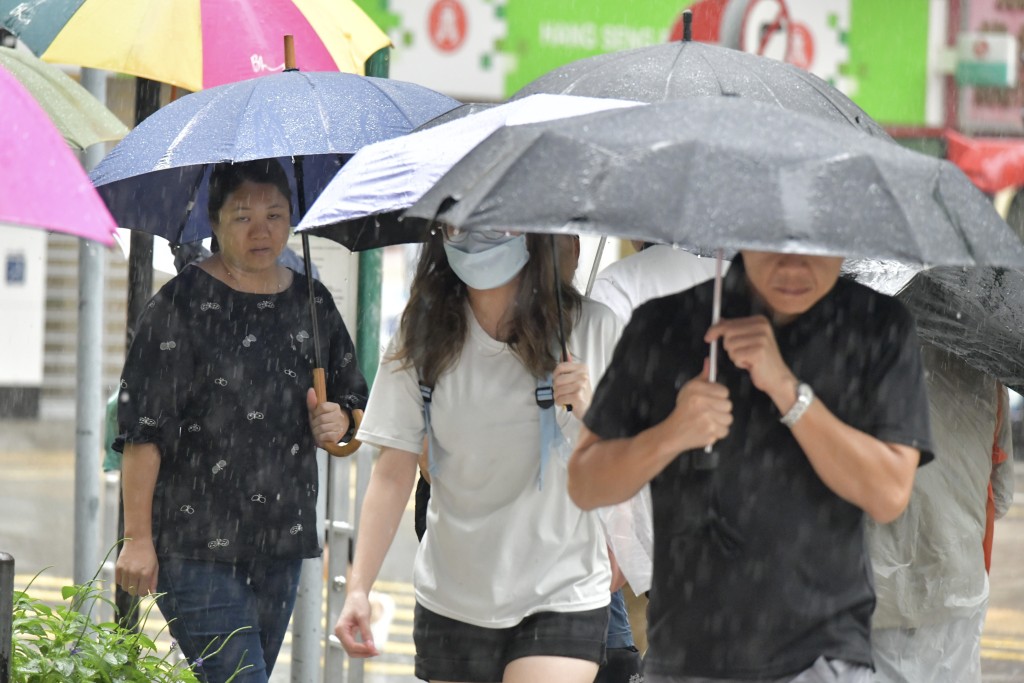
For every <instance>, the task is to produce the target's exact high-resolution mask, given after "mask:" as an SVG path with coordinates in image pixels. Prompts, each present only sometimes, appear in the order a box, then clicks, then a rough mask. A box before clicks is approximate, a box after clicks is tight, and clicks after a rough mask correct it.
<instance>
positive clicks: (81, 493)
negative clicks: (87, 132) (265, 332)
mask: <svg viewBox="0 0 1024 683" xmlns="http://www.w3.org/2000/svg"><path fill="white" fill-rule="evenodd" d="M82 85H83V86H84V87H85V89H86V90H88V91H89V92H90V93H92V94H93V95H94V96H95V97H96V99H98V100H99V101H100V102H106V100H107V75H106V73H105V72H103V71H99V70H97V69H82ZM104 152H105V149H104V146H103V145H93V146H92V147H90V148H89V149H87V150H86V152H85V167H86V169H87V170H89V169H92V167H93V166H95V165H96V164H97V163H99V161H100V159H102V158H103V154H104ZM105 259H106V254H105V252H104V250H103V248H102V247H101V246H100V245H99V244H96V243H95V242H92V241H90V240H84V239H83V240H79V245H78V347H77V358H76V369H75V378H76V386H75V539H74V555H75V557H74V580H75V583H85V582H86V581H89V580H90V579H92V577H93V576H94V575H95V573H96V570H97V569H98V567H99V563H100V559H101V555H100V552H99V541H100V467H101V457H102V452H103V444H102V443H101V440H102V438H103V418H104V408H105V407H106V403H105V401H104V399H103V290H104V286H103V279H104V278H103V275H104V267H105Z"/></svg>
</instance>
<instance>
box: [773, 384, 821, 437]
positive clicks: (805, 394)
mask: <svg viewBox="0 0 1024 683" xmlns="http://www.w3.org/2000/svg"><path fill="white" fill-rule="evenodd" d="M813 400H814V390H813V389H811V385H809V384H804V383H803V382H797V385H796V403H794V404H793V407H792V408H790V409H789V412H787V413H786V414H785V415H783V416H782V419H781V420H779V422H781V423H782V424H784V425H786V426H787V427H789V428H791V429H792V427H793V425H795V424H796V421H797V420H799V419H800V418H801V417H803V414H804V413H805V412H807V408H808V407H809V406H810V405H811V401H813Z"/></svg>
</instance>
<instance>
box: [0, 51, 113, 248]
mask: <svg viewBox="0 0 1024 683" xmlns="http://www.w3.org/2000/svg"><path fill="white" fill-rule="evenodd" d="M0 102H3V111H4V114H3V120H4V125H2V126H0V224H10V225H15V226H24V227H32V228H42V229H44V230H56V231H59V232H64V233H67V234H69V235H75V236H77V237H84V238H86V239H90V240H95V241H97V242H102V243H103V244H107V245H110V244H113V243H114V241H113V238H112V237H111V235H112V234H113V232H114V230H115V229H116V226H115V224H114V219H113V218H112V217H111V216H110V213H109V212H108V211H107V208H106V207H105V206H103V202H102V201H100V198H99V197H97V196H96V191H95V190H94V189H93V187H92V183H90V182H89V178H88V177H87V176H86V174H85V171H84V170H82V166H81V164H79V163H78V159H76V158H75V155H74V154H73V153H72V152H71V150H70V149H69V148H68V146H67V144H66V143H65V142H64V139H63V137H62V136H61V134H60V132H59V131H58V130H57V129H56V128H54V127H53V124H52V123H50V119H49V117H47V115H46V112H44V111H43V110H42V108H41V107H40V106H39V105H38V104H36V102H35V100H33V99H32V96H31V95H29V94H28V92H26V90H25V89H24V88H23V87H22V85H21V83H19V82H18V80H17V79H16V78H15V77H14V76H12V75H11V74H10V72H8V71H7V70H6V69H4V68H2V67H0Z"/></svg>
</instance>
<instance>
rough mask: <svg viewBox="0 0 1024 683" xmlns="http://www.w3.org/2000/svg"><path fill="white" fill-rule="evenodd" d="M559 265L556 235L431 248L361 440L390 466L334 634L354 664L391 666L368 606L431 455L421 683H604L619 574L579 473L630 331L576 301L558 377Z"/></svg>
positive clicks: (373, 501)
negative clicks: (578, 459) (609, 376)
mask: <svg viewBox="0 0 1024 683" xmlns="http://www.w3.org/2000/svg"><path fill="white" fill-rule="evenodd" d="M553 258H554V255H553V252H552V249H551V240H550V238H549V237H548V236H546V235H506V234H488V233H468V234H467V233H457V232H454V231H448V232H447V233H446V234H444V235H443V236H442V235H435V236H433V237H432V238H431V239H430V241H428V243H427V245H426V246H425V248H424V252H423V256H422V257H421V259H420V263H419V266H418V269H417V272H416V276H415V279H414V281H413V285H412V289H411V294H410V298H409V303H408V305H407V306H406V309H405V312H404V313H403V315H402V326H401V329H400V331H399V333H398V334H397V335H396V337H395V339H394V340H393V342H392V345H391V347H390V348H389V349H388V351H387V353H386V355H385V358H384V362H383V363H382V365H381V367H380V370H379V372H378V374H377V378H376V381H375V383H374V386H373V390H372V391H371V396H370V401H369V406H368V408H367V412H366V416H365V418H364V421H363V424H362V427H361V428H360V431H359V434H358V438H360V439H361V440H363V441H364V443H371V444H374V445H376V446H379V447H380V449H381V453H380V459H379V460H378V462H377V465H376V467H375V468H374V471H373V475H372V477H371V480H370V485H369V488H368V490H367V493H366V499H365V502H364V504H363V511H362V516H361V521H360V525H359V536H358V538H359V540H358V545H357V547H356V553H355V559H354V563H353V567H352V574H351V577H350V579H349V582H348V597H347V599H346V602H345V607H344V609H343V610H342V613H341V616H340V617H339V618H338V622H337V624H336V626H335V634H336V635H337V636H338V638H339V639H340V640H341V642H342V645H343V646H344V647H345V650H346V651H347V652H348V654H349V655H350V656H352V657H372V656H374V655H376V654H378V651H377V649H376V647H375V646H374V643H373V640H372V638H373V636H372V634H371V631H370V606H369V602H368V599H367V595H368V594H369V592H370V589H371V587H372V584H373V582H374V580H375V579H376V576H377V573H378V571H379V570H380V566H381V563H382V562H383V559H384V556H385V554H386V553H387V550H388V548H389V547H390V544H391V541H392V539H393V538H394V534H395V532H396V530H397V527H398V525H399V522H400V520H401V517H402V513H403V511H404V510H405V506H406V501H408V500H409V494H410V492H411V491H412V487H413V484H414V482H415V479H416V471H417V455H418V454H419V452H420V451H421V449H422V446H423V443H424V440H426V442H427V444H428V451H429V463H430V471H431V482H432V495H431V499H430V503H429V507H428V511H427V531H426V534H425V535H424V537H423V541H422V542H421V544H420V546H419V549H418V552H417V555H416V562H415V568H414V579H413V581H414V584H415V588H416V609H415V626H414V633H413V636H414V640H415V643H416V675H417V677H419V678H421V679H424V680H431V681H472V682H475V683H485V682H489V681H505V682H506V683H519V682H522V683H527V682H533V681H542V680H551V681H560V682H565V683H576V682H578V683H590V682H591V681H593V680H594V676H595V674H596V673H597V669H598V664H599V663H600V662H601V660H602V657H603V652H604V642H605V631H606V627H607V621H608V608H607V607H608V601H609V592H608V587H609V583H610V580H611V569H610V567H609V561H608V556H607V550H606V547H605V539H604V535H603V533H602V532H601V530H600V527H599V522H598V519H597V516H596V515H594V514H588V513H584V512H582V511H581V510H580V509H579V508H577V507H576V506H575V505H574V504H573V503H572V502H571V501H570V500H569V497H568V494H567V492H566V458H567V456H568V452H569V450H570V449H571V445H572V443H574V442H575V438H576V434H577V432H578V429H579V425H580V422H579V420H580V419H581V418H582V416H583V414H584V413H585V412H586V409H587V407H588V406H589V404H590V396H591V386H592V384H593V382H596V381H597V379H598V378H599V376H600V374H601V373H602V372H603V370H604V368H605V366H606V364H607V362H608V361H609V360H610V358H611V354H612V351H613V349H614V345H615V342H616V340H617V339H618V335H619V332H620V326H619V323H618V321H617V319H616V318H615V316H614V314H612V313H611V311H610V310H608V309H607V308H605V307H603V306H601V305H600V304H597V303H594V302H592V301H590V300H587V299H584V298H583V297H582V296H581V295H580V294H579V292H577V291H576V290H575V289H574V288H572V287H571V286H566V285H562V288H561V292H562V321H561V322H562V326H563V328H564V329H565V333H566V336H567V345H568V351H569V354H570V356H571V359H570V360H569V361H567V362H559V360H560V358H559V356H560V345H559V333H558V330H559V319H558V315H559V313H558V311H559V308H558V304H557V300H556V293H557V292H558V288H557V287H556V285H555V280H554V264H553ZM567 405H568V406H572V410H571V412H570V411H568V410H566V409H565V406H567Z"/></svg>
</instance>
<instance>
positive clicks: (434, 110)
mask: <svg viewBox="0 0 1024 683" xmlns="http://www.w3.org/2000/svg"><path fill="white" fill-rule="evenodd" d="M458 105H459V102H458V101H457V100H454V99H452V98H450V97H448V96H446V95H442V94H441V93H438V92H435V91H433V90H430V89H429V88H424V87H423V86H419V85H416V84H413V83H406V82H403V81H393V80H388V79H381V78H370V77H364V76H357V75H354V74H347V73H340V72H333V71H332V72H299V71H290V72H285V73H281V74H275V75H271V76H263V77H261V78H252V79H249V80H246V81H240V82H238V83H230V84H228V85H222V86H218V87H215V88H210V89H209V90H202V91H200V92H197V93H193V94H190V95H186V96H185V97H182V98H181V99H179V100H175V101H174V102H172V103H170V104H169V105H167V106H166V107H163V108H162V109H160V110H158V111H157V112H156V113H154V114H153V115H152V116H150V117H148V118H147V119H146V120H145V121H143V122H142V123H140V124H139V125H138V126H137V127H136V128H135V129H134V130H133V131H132V132H131V133H129V134H128V135H127V136H126V137H125V138H124V139H123V140H122V141H121V142H120V143H119V144H118V145H117V146H116V147H115V148H114V149H113V150H112V151H111V152H110V154H108V155H107V156H106V157H105V158H104V159H103V161H101V162H100V164H99V165H98V166H96V168H95V169H94V170H93V172H92V173H91V174H90V177H91V178H92V181H93V184H95V185H96V189H97V191H98V192H99V194H100V196H101V197H103V200H104V201H105V202H106V204H107V207H108V208H109V209H110V212H111V213H112V214H113V216H114V218H115V219H116V220H117V223H118V225H120V226H122V227H125V228H130V229H132V230H141V231H143V232H148V233H152V234H154V235H159V236H161V237H164V238H166V239H167V240H168V241H170V242H172V243H175V244H182V243H185V242H193V241H196V240H199V239H203V238H204V237H208V236H209V235H210V225H209V221H208V220H207V218H206V204H205V197H206V185H207V182H208V179H209V173H210V170H211V167H212V165H213V164H216V163H219V162H223V161H232V162H238V161H251V160H254V159H267V158H271V157H273V158H278V159H279V160H281V161H282V162H285V163H283V164H282V165H283V166H284V167H285V169H286V170H287V172H288V173H289V175H290V176H291V182H292V192H293V195H292V200H293V201H292V207H293V211H295V212H296V215H294V216H293V220H294V221H295V222H296V223H297V222H298V218H300V217H301V213H304V212H305V207H306V206H309V205H310V204H311V203H312V201H313V199H315V198H316V197H317V196H318V195H319V193H320V191H321V190H322V189H323V188H324V187H325V186H326V185H327V183H328V182H330V180H331V178H333V177H334V174H335V173H336V172H337V170H338V169H339V168H340V167H341V164H342V163H344V161H345V160H346V159H347V157H348V156H350V155H352V154H354V153H355V152H356V151H357V150H359V149H360V148H361V147H363V146H364V145H368V144H370V143H373V142H379V141H381V140H387V139H389V138H393V137H398V136H399V135H404V134H406V133H408V132H410V131H412V130H413V129H414V128H416V127H417V126H419V125H420V124H422V123H425V122H427V121H429V120H431V119H433V118H434V117H436V116H439V115H441V114H443V113H445V112H447V111H450V110H451V109H453V108H454V107H456V106H458ZM299 158H301V163H300V159H299ZM293 161H295V162H296V163H295V164H293V163H292V162H293ZM296 169H300V170H301V176H302V177H303V178H304V189H303V191H302V193H301V194H299V188H298V187H297V185H298V183H296V182H295V178H294V176H295V170H296Z"/></svg>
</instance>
